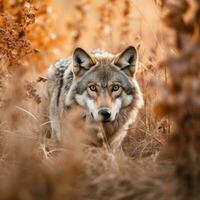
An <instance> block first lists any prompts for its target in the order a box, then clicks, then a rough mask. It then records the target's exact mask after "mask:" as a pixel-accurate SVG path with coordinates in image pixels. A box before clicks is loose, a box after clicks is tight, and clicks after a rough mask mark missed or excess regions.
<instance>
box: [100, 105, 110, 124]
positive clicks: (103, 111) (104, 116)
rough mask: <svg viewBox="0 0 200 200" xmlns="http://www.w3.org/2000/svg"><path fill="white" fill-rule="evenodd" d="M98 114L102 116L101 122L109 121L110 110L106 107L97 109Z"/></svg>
mask: <svg viewBox="0 0 200 200" xmlns="http://www.w3.org/2000/svg"><path fill="white" fill-rule="evenodd" d="M98 115H99V116H100V117H101V118H102V121H103V122H109V119H110V116H111V112H110V111H109V110H108V109H106V108H103V109H100V110H99V112H98Z"/></svg>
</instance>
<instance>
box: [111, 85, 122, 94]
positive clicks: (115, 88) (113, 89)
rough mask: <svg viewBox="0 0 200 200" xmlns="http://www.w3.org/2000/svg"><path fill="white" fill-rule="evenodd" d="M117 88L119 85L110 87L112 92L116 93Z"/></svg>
mask: <svg viewBox="0 0 200 200" xmlns="http://www.w3.org/2000/svg"><path fill="white" fill-rule="evenodd" d="M119 88H120V86H119V85H114V86H113V87H112V92H116V91H118V90H119Z"/></svg>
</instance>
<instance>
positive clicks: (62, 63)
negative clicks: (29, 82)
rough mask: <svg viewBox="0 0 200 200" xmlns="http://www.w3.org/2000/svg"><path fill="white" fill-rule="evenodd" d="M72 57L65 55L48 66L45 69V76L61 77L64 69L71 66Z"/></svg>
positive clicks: (51, 77) (49, 77) (50, 77)
mask: <svg viewBox="0 0 200 200" xmlns="http://www.w3.org/2000/svg"><path fill="white" fill-rule="evenodd" d="M71 64H72V57H67V58H63V59H60V60H58V61H57V62H56V63H55V64H52V65H50V66H49V68H48V71H47V78H48V79H53V78H62V77H63V75H64V73H65V71H66V70H67V69H68V68H69V67H70V66H71Z"/></svg>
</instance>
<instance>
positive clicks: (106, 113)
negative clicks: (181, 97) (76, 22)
mask: <svg viewBox="0 0 200 200" xmlns="http://www.w3.org/2000/svg"><path fill="white" fill-rule="evenodd" d="M136 61H137V52H136V49H135V48H134V47H132V46H130V47H128V48H127V49H125V50H124V51H123V52H122V53H120V54H118V55H112V54H108V53H106V52H104V53H101V54H100V53H96V54H95V53H90V54H89V53H87V52H86V51H84V50H83V49H81V48H77V49H75V51H74V54H73V73H74V77H75V80H74V82H75V84H74V100H75V102H76V103H77V104H79V105H80V106H82V107H84V108H86V109H87V111H88V114H89V116H90V118H91V119H93V120H95V121H101V122H112V121H115V120H116V119H117V117H118V115H119V113H120V111H121V109H123V108H125V107H128V106H130V105H133V103H135V104H137V102H134V101H135V99H136V98H135V96H137V93H138V90H139V87H138V85H137V82H136V81H135V80H134V75H135V72H136Z"/></svg>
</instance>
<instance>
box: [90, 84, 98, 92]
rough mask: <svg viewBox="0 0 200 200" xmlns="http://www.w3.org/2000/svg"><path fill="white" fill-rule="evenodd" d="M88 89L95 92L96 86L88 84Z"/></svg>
mask: <svg viewBox="0 0 200 200" xmlns="http://www.w3.org/2000/svg"><path fill="white" fill-rule="evenodd" d="M89 88H90V90H91V91H93V92H96V91H97V88H96V86H95V85H90V86H89Z"/></svg>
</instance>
